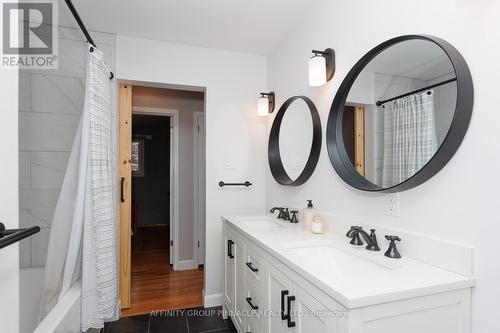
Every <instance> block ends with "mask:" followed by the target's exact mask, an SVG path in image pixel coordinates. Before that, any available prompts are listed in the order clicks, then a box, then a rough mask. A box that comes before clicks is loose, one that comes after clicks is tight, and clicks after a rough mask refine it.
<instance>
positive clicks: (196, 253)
mask: <svg viewBox="0 0 500 333" xmlns="http://www.w3.org/2000/svg"><path fill="white" fill-rule="evenodd" d="M200 124H201V125H202V126H203V132H204V133H206V132H205V130H206V128H205V112H203V111H193V259H194V260H193V261H194V266H196V267H197V266H199V265H202V264H203V265H204V264H205V260H200V248H202V247H203V248H205V244H206V242H205V240H200V234H201V233H200V227H201V226H203V225H204V224H206V214H205V216H202V214H201V203H202V201H205V195H206V194H205V193H206V189H204V186H203V185H204V183H202V180H201V177H200V175H201V173H202V172H204V171H205V170H201V168H200V160H201V159H204V160H205V161H206V157H205V156H200V141H199V136H200V134H199V133H200V131H199V126H200ZM205 138H206V134H205V136H204V137H203V144H204V145H205V147H206V142H205ZM205 169H206V167H205ZM200 188H203V189H204V191H203V193H202V191H201V190H200ZM205 210H206V208H205ZM205 235H206V231H205ZM203 253H204V254H205V253H206V252H205V251H203Z"/></svg>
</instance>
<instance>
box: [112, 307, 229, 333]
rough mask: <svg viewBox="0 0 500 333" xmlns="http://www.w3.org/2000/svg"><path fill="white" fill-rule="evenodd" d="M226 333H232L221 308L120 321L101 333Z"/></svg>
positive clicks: (168, 313)
mask: <svg viewBox="0 0 500 333" xmlns="http://www.w3.org/2000/svg"><path fill="white" fill-rule="evenodd" d="M163 332H165V333H208V332H210V333H212V332H213V333H229V332H231V333H232V332H236V329H235V328H234V325H233V323H232V322H231V319H227V320H224V319H222V308H221V307H215V308H206V309H205V308H193V309H182V310H171V311H157V312H156V313H151V314H150V315H142V316H133V317H124V318H120V320H118V321H115V322H112V323H107V324H106V325H105V326H104V330H103V333H163Z"/></svg>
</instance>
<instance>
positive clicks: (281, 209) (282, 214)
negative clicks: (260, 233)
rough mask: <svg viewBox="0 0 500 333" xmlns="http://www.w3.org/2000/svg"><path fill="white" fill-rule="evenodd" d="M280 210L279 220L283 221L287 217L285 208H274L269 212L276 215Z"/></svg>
mask: <svg viewBox="0 0 500 333" xmlns="http://www.w3.org/2000/svg"><path fill="white" fill-rule="evenodd" d="M277 210H279V212H280V213H279V214H278V218H279V219H283V218H284V216H285V208H283V207H273V208H271V210H270V211H269V212H270V213H271V214H274V212H275V211H277Z"/></svg>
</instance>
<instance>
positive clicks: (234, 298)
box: [223, 230, 245, 330]
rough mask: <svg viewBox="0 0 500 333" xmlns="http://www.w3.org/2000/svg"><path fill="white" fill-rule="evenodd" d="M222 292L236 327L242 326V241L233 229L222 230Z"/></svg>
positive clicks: (240, 327)
mask: <svg viewBox="0 0 500 333" xmlns="http://www.w3.org/2000/svg"><path fill="white" fill-rule="evenodd" d="M224 245H225V246H224V283H223V284H224V292H223V302H224V306H225V309H226V310H228V311H229V312H230V313H233V316H232V318H233V319H234V324H235V326H236V327H237V328H238V329H240V330H241V329H242V328H243V317H242V316H241V315H240V314H241V310H242V309H243V306H244V304H243V302H244V297H243V291H244V289H243V287H244V283H245V278H244V266H243V260H244V258H243V255H244V249H243V242H242V241H241V238H240V237H239V236H238V234H237V233H236V232H234V231H229V230H226V232H224Z"/></svg>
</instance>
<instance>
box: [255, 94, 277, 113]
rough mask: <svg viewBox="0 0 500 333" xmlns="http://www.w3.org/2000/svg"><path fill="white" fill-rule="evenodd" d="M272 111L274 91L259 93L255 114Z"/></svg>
mask: <svg viewBox="0 0 500 333" xmlns="http://www.w3.org/2000/svg"><path fill="white" fill-rule="evenodd" d="M273 111H274V92H272V91H271V92H269V93H260V97H259V99H258V101H257V114H258V115H259V116H267V115H269V114H270V113H272V112H273Z"/></svg>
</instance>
